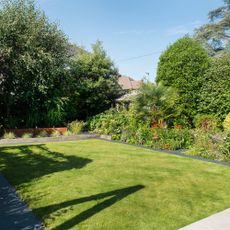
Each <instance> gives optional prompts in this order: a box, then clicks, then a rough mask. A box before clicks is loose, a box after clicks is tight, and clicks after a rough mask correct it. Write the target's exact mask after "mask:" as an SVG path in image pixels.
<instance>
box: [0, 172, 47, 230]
mask: <svg viewBox="0 0 230 230" xmlns="http://www.w3.org/2000/svg"><path fill="white" fill-rule="evenodd" d="M0 229H1V230H32V229H33V230H43V229H44V228H43V227H42V225H41V223H40V221H39V220H38V219H37V218H36V217H35V216H34V214H33V213H32V211H31V210H30V209H29V208H28V207H27V205H26V204H25V203H24V202H23V201H22V200H21V199H20V198H19V196H18V195H17V194H16V192H15V190H14V188H13V187H12V186H11V185H10V184H9V183H8V182H7V180H6V179H5V178H4V176H3V175H2V174H0Z"/></svg>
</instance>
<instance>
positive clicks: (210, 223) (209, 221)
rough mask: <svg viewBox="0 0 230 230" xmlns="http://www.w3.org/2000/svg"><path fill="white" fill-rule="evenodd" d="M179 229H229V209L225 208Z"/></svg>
mask: <svg viewBox="0 0 230 230" xmlns="http://www.w3.org/2000/svg"><path fill="white" fill-rule="evenodd" d="M179 230H230V209H226V210H225V211H223V212H219V213H217V214H214V215H212V216H210V217H207V218H205V219H203V220H200V221H198V222H195V223H193V224H190V225H188V226H186V227H184V228H181V229H179Z"/></svg>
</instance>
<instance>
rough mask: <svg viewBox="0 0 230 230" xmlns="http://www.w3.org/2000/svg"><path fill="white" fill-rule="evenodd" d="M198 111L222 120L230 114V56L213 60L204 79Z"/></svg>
mask: <svg viewBox="0 0 230 230" xmlns="http://www.w3.org/2000/svg"><path fill="white" fill-rule="evenodd" d="M198 110H199V112H200V113H204V114H213V115H215V116H216V117H217V118H219V119H221V120H223V119H224V118H225V117H226V115H227V114H228V113H230V54H226V55H223V56H221V58H214V59H213V61H212V65H211V67H210V69H209V70H208V71H207V73H206V74H205V76H204V79H203V86H202V87H201V91H200V96H199V107H198Z"/></svg>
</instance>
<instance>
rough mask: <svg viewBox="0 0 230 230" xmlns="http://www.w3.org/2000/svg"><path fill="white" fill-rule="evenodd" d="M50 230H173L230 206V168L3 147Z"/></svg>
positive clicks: (110, 153) (63, 146) (115, 153)
mask: <svg viewBox="0 0 230 230" xmlns="http://www.w3.org/2000/svg"><path fill="white" fill-rule="evenodd" d="M0 171H1V172H2V173H3V174H4V175H5V176H6V178H7V179H8V180H9V181H10V182H11V184H12V185H14V186H15V187H16V189H17V191H18V192H19V194H20V195H21V197H22V198H23V199H24V200H25V201H26V202H27V203H28V204H29V206H30V207H31V208H32V209H33V211H34V213H35V214H36V215H37V216H38V217H39V218H40V219H41V220H42V221H43V222H44V224H45V226H46V228H47V229H62V230H63V229H87V230H91V229H92V230H97V229H98V230H99V229H100V230H110V229H111V230H116V229H117V230H122V229H125V230H135V229H137V230H141V229H143V230H150V229H151V230H152V229H156V230H170V229H178V228H180V227H183V226H185V225H187V224H190V223H192V222H194V221H196V220H199V219H201V218H204V217H207V216H209V215H211V214H213V213H216V212H219V211H222V210H224V209H226V208H229V207H230V192H229V191H230V167H227V166H221V165H216V164H213V163H207V162H202V161H199V160H194V159H189V158H184V157H179V156H174V155H170V154H164V153H158V152H154V151H151V150H146V149H142V148H138V147H132V146H128V145H123V144H118V143H110V142H106V141H102V140H84V141H76V142H63V143H48V144H36V145H20V146H19V145H18V146H1V147H0Z"/></svg>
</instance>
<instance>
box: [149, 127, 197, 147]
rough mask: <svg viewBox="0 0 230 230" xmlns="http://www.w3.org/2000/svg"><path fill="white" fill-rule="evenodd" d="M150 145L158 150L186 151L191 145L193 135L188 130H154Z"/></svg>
mask: <svg viewBox="0 0 230 230" xmlns="http://www.w3.org/2000/svg"><path fill="white" fill-rule="evenodd" d="M152 143H153V147H154V148H160V149H170V150H177V149H188V148H191V146H192V145H193V135H192V133H191V131H190V130H189V129H154V130H153V142H152Z"/></svg>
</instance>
